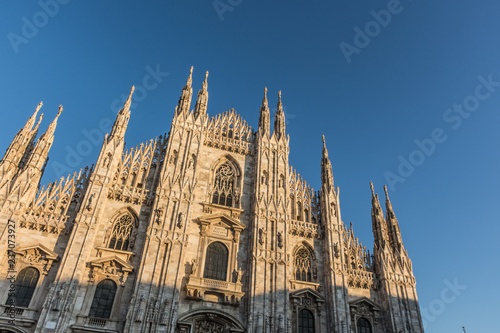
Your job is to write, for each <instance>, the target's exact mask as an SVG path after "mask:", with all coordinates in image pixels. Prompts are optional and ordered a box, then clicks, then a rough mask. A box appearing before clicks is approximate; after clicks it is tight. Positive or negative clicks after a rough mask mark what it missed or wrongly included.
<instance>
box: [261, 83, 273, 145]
mask: <svg viewBox="0 0 500 333" xmlns="http://www.w3.org/2000/svg"><path fill="white" fill-rule="evenodd" d="M270 117H271V115H270V113H269V106H268V103H267V88H264V97H263V98H262V105H261V107H260V112H259V132H260V134H261V136H266V137H269V132H270V126H271V121H270V119H269V118H270Z"/></svg>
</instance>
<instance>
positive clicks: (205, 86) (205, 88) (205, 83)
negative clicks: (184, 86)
mask: <svg viewBox="0 0 500 333" xmlns="http://www.w3.org/2000/svg"><path fill="white" fill-rule="evenodd" d="M207 86H208V71H206V72H205V81H203V90H207Z"/></svg>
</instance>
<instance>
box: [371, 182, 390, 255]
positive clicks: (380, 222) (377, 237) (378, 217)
mask: <svg viewBox="0 0 500 333" xmlns="http://www.w3.org/2000/svg"><path fill="white" fill-rule="evenodd" d="M370 189H371V191H372V228H373V237H374V245H375V246H376V247H377V248H379V249H382V248H384V247H385V245H386V243H387V242H388V241H389V234H388V232H387V222H386V221H385V219H384V215H383V213H382V208H381V207H380V201H379V199H378V194H375V191H374V190H373V183H372V182H370Z"/></svg>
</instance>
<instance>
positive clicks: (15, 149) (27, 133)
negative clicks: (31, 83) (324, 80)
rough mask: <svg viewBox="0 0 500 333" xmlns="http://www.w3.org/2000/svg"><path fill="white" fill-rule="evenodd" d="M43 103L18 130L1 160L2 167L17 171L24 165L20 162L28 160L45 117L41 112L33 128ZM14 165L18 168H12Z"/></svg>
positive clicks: (0, 166)
mask: <svg viewBox="0 0 500 333" xmlns="http://www.w3.org/2000/svg"><path fill="white" fill-rule="evenodd" d="M42 105H43V102H40V103H38V105H37V107H36V110H35V112H34V113H33V115H32V116H31V117H30V118H29V119H28V121H26V124H25V125H24V127H23V128H21V129H20V130H19V131H18V132H17V134H16V136H15V137H14V139H13V140H12V142H11V144H10V146H9V148H7V151H6V152H5V155H4V157H3V158H2V160H1V161H0V168H6V169H10V170H12V171H14V172H17V169H18V168H19V167H21V166H22V165H20V164H22V161H23V160H26V157H27V156H28V155H29V153H30V151H31V150H32V149H33V142H34V141H35V138H36V135H37V133H38V127H39V126H40V122H41V121H42V119H43V114H41V115H40V118H39V119H38V123H37V124H36V126H35V127H34V128H33V125H34V124H35V121H36V117H37V114H38V111H40V108H41V107H42ZM12 167H14V169H16V170H14V169H12ZM0 174H3V172H0Z"/></svg>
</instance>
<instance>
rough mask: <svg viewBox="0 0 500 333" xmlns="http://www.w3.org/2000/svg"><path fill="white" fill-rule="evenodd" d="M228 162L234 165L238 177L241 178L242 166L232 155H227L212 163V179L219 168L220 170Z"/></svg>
mask: <svg viewBox="0 0 500 333" xmlns="http://www.w3.org/2000/svg"><path fill="white" fill-rule="evenodd" d="M226 162H229V163H231V164H232V165H233V167H234V171H235V174H236V176H237V177H238V178H240V177H241V167H240V164H239V163H238V161H236V159H235V158H234V157H233V156H231V155H230V154H226V155H224V156H221V157H219V158H218V159H216V160H215V161H213V162H212V165H211V166H210V171H211V175H212V177H213V175H214V173H215V171H216V170H217V168H219V167H220V166H221V165H222V164H224V163H226Z"/></svg>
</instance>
